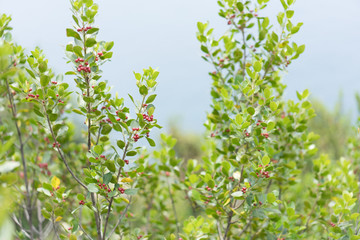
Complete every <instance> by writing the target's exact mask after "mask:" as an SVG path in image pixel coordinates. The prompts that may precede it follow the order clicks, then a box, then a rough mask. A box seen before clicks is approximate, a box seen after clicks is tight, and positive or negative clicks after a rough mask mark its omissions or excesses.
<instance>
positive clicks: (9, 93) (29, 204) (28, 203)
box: [5, 79, 34, 239]
mask: <svg viewBox="0 0 360 240" xmlns="http://www.w3.org/2000/svg"><path fill="white" fill-rule="evenodd" d="M5 81H6V88H7V94H8V98H9V102H10V109H11V112H12V115H13V118H14V123H15V127H16V132H17V135H18V139H19V143H20V146H19V148H20V155H21V163H22V166H23V173H24V182H25V191H26V192H25V198H26V202H27V206H26V211H27V213H28V215H29V227H30V236H31V239H33V238H34V233H33V224H32V206H31V198H30V191H29V181H28V176H27V165H26V160H25V153H24V143H23V140H22V135H21V131H20V127H19V125H18V123H17V111H16V105H15V102H14V99H13V95H12V93H11V91H10V86H9V82H8V80H7V79H5Z"/></svg>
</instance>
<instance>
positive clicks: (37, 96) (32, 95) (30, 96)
mask: <svg viewBox="0 0 360 240" xmlns="http://www.w3.org/2000/svg"><path fill="white" fill-rule="evenodd" d="M30 89H31V88H30ZM39 96H40V95H39V94H36V95H34V94H31V93H29V94H28V96H27V97H26V98H25V99H26V100H28V99H29V98H36V99H38V98H39Z"/></svg>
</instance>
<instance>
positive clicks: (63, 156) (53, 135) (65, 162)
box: [43, 103, 88, 190]
mask: <svg viewBox="0 0 360 240" xmlns="http://www.w3.org/2000/svg"><path fill="white" fill-rule="evenodd" d="M43 108H44V113H45V116H46V120H47V123H48V126H49V130H50V133H51V136H52V138H53V139H54V141H55V143H56V149H57V150H58V152H59V155H60V157H61V160H62V161H63V163H64V164H65V166H66V169H67V170H68V171H69V173H70V174H71V176H72V177H73V178H74V179H75V180H76V181H77V182H78V183H79V184H80V185H81V186H82V187H83V188H85V189H86V190H88V189H87V187H86V185H85V184H84V183H83V182H81V180H80V179H79V178H77V177H76V176H75V174H74V172H73V171H72V170H71V168H70V166H69V164H68V162H67V161H66V159H65V155H64V154H63V153H62V152H61V149H60V147H59V146H58V144H57V143H58V142H57V140H56V136H55V133H54V130H53V128H52V125H51V121H50V118H49V115H48V114H47V112H46V111H47V110H46V106H45V103H43Z"/></svg>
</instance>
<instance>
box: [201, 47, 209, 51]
mask: <svg viewBox="0 0 360 240" xmlns="http://www.w3.org/2000/svg"><path fill="white" fill-rule="evenodd" d="M201 51H203V52H204V53H209V50H208V48H207V47H205V46H204V45H201Z"/></svg>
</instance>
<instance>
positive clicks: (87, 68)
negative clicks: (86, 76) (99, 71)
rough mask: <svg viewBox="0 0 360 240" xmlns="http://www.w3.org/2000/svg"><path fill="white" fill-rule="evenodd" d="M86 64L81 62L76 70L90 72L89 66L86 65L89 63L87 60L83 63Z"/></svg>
mask: <svg viewBox="0 0 360 240" xmlns="http://www.w3.org/2000/svg"><path fill="white" fill-rule="evenodd" d="M85 65H86V66H83V65H81V64H79V66H78V68H77V71H78V72H81V71H84V72H87V73H91V68H90V67H87V65H89V63H88V62H86V63H85Z"/></svg>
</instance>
